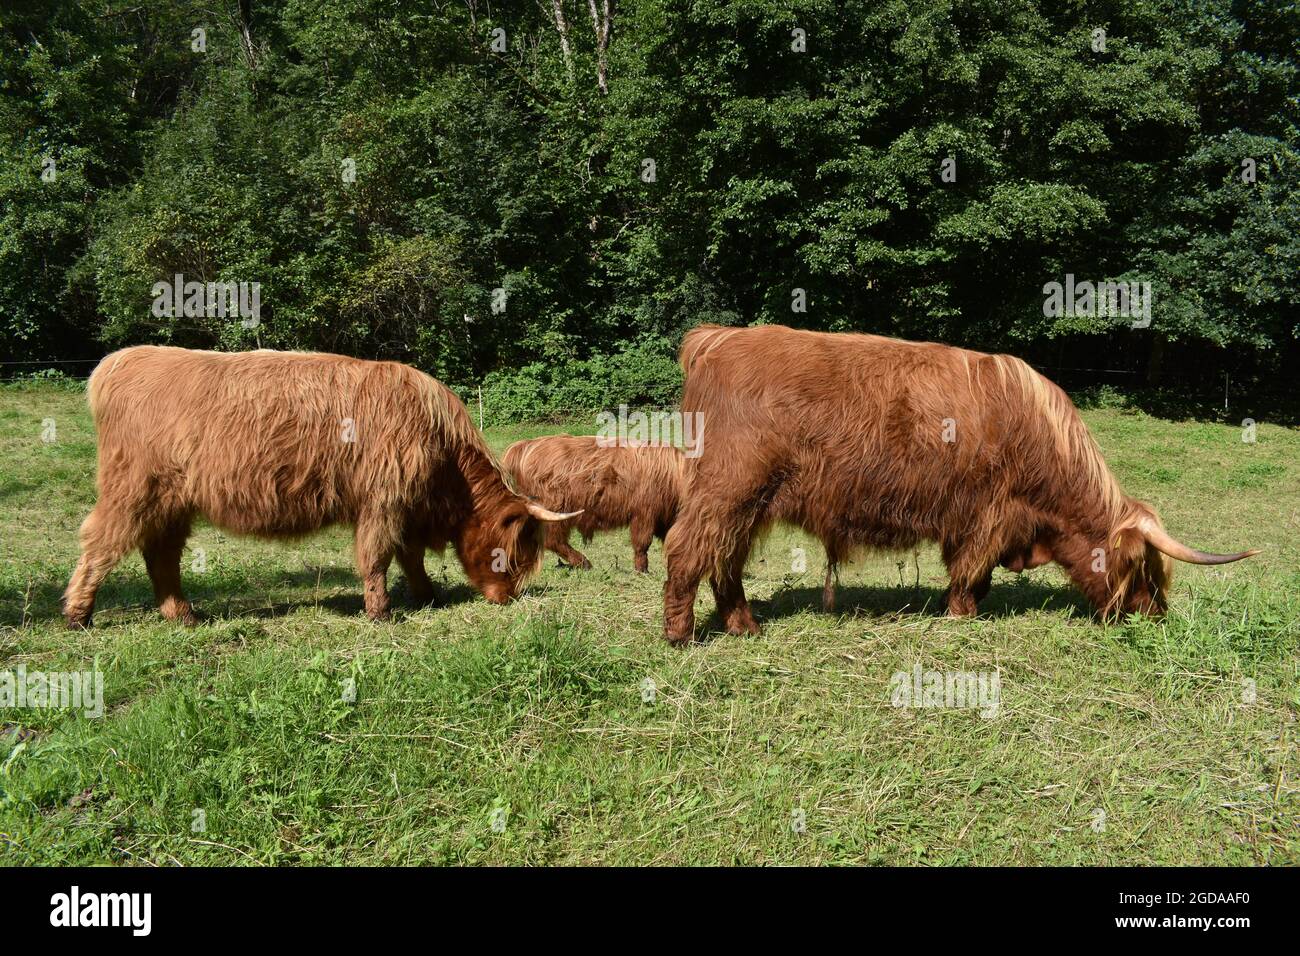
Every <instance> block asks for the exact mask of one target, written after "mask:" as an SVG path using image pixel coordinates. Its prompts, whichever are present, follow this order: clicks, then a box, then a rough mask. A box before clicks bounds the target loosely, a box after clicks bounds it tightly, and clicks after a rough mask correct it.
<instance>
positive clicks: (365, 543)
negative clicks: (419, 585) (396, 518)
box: [354, 516, 398, 621]
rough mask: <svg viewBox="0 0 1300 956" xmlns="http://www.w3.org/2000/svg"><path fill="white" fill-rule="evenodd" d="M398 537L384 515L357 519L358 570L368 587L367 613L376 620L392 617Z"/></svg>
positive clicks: (356, 546) (365, 585)
mask: <svg viewBox="0 0 1300 956" xmlns="http://www.w3.org/2000/svg"><path fill="white" fill-rule="evenodd" d="M397 539H398V535H396V534H394V532H393V529H392V526H391V524H390V523H389V522H388V521H387V520H386V519H385V518H384V517H382V516H365V517H363V518H361V519H360V520H358V521H357V529H356V537H355V540H354V547H355V552H356V561H357V573H358V574H359V575H360V576H361V582H362V584H363V585H364V587H365V598H366V615H367V616H368V617H369V618H370V619H371V620H372V621H384V620H387V619H388V565H389V564H391V563H392V560H393V556H394V554H395V553H396V552H397Z"/></svg>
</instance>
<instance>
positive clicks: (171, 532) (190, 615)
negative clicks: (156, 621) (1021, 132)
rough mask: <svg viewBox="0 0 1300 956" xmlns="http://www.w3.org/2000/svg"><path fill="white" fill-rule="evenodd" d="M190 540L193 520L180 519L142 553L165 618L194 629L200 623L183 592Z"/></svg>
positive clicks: (155, 536)
mask: <svg viewBox="0 0 1300 956" xmlns="http://www.w3.org/2000/svg"><path fill="white" fill-rule="evenodd" d="M189 536H190V521H189V519H188V518H181V519H176V520H174V521H172V522H169V523H167V524H164V525H163V527H162V528H161V530H159V531H156V532H154V533H153V534H150V535H149V536H148V538H147V539H146V540H145V542H144V545H143V546H142V547H141V549H140V550H141V552H142V553H143V554H144V566H145V568H147V569H148V571H149V580H150V581H152V582H153V594H154V598H155V599H156V600H157V602H158V610H159V611H161V612H162V616H163V617H165V618H166V619H167V620H169V621H180V622H181V623H182V624H186V625H193V624H196V623H198V620H197V618H195V616H194V609H193V608H192V607H191V606H190V602H189V601H188V600H186V598H185V593H184V592H183V591H182V590H181V552H183V551H184V550H185V541H186V539H187V538H189Z"/></svg>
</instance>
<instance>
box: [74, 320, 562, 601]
mask: <svg viewBox="0 0 1300 956" xmlns="http://www.w3.org/2000/svg"><path fill="white" fill-rule="evenodd" d="M87 394H88V400H89V404H90V411H91V414H92V416H93V417H94V420H95V427H96V430H97V432H98V439H99V478H98V484H99V499H98V502H97V503H96V504H95V507H94V510H92V511H91V513H90V515H89V516H88V517H87V518H86V520H85V522H84V523H83V524H82V526H81V558H80V560H79V561H78V562H77V568H76V571H75V572H74V573H73V575H72V580H71V581H70V582H69V583H68V589H67V592H66V593H65V595H64V614H65V616H66V618H67V620H68V623H69V625H71V626H80V627H84V626H88V625H89V623H90V619H91V614H92V612H93V610H94V604H95V592H96V591H97V590H98V589H99V586H100V585H101V584H102V583H103V581H104V578H105V576H106V575H107V574H108V573H109V571H110V570H112V568H113V566H114V565H115V564H117V562H118V561H120V560H121V559H122V558H123V557H124V556H125V555H126V554H128V553H129V552H130V551H132V550H134V549H136V548H139V549H140V551H141V552H142V553H143V555H144V561H145V567H146V568H147V570H148V572H149V577H150V579H151V581H152V582H153V588H154V594H155V596H156V597H157V600H158V606H159V609H160V610H161V611H162V614H163V616H164V617H166V618H168V619H170V620H179V621H183V622H185V623H187V624H188V623H193V621H194V613H193V610H192V608H191V606H190V603H189V601H187V600H186V599H185V595H184V594H183V593H182V591H181V580H180V560H181V552H182V550H183V549H184V547H185V541H186V539H187V538H188V537H189V534H190V527H191V523H192V521H193V520H194V518H195V517H196V516H203V517H205V518H206V519H207V520H208V521H210V522H211V523H212V524H214V525H216V526H217V527H219V528H223V529H225V530H227V531H230V532H232V533H235V534H242V535H253V536H257V537H263V538H292V537H297V536H300V535H305V534H308V533H309V532H313V531H316V530H319V529H321V528H324V527H326V526H328V525H333V524H345V525H351V526H353V527H354V528H355V557H356V564H357V570H358V572H359V574H360V576H361V579H362V581H363V582H364V586H365V608H366V613H367V614H368V615H369V616H370V617H371V618H373V619H381V618H385V617H387V615H388V609H389V602H388V589H387V583H386V578H387V572H388V566H389V564H390V562H391V561H392V559H393V558H394V557H395V558H396V559H397V561H398V564H399V565H400V566H401V568H402V570H403V572H404V573H405V575H406V580H407V585H408V587H409V588H410V591H411V596H412V598H414V599H415V600H416V601H417V602H420V603H427V602H428V601H430V600H431V599H432V598H433V583H432V582H431V581H430V580H429V576H428V575H427V574H426V573H425V570H424V552H425V549H426V548H433V549H435V550H439V551H441V550H443V549H445V547H446V545H447V544H448V543H454V546H455V549H456V554H457V556H458V557H459V558H460V562H461V564H462V566H463V567H464V569H465V574H466V575H467V576H468V578H469V580H470V582H471V583H472V584H473V585H474V586H475V587H476V588H478V589H479V590H480V591H481V592H482V593H483V595H484V596H485V597H486V598H487V599H488V600H489V601H493V602H495V603H505V602H506V601H508V600H510V599H511V598H512V597H514V596H515V595H516V594H517V593H518V592H519V589H520V588H521V586H522V584H523V582H524V581H525V579H526V578H527V576H528V575H529V574H530V573H531V572H532V571H533V570H535V569H536V568H537V566H538V565H539V564H540V559H541V553H542V549H541V540H542V526H543V525H544V524H546V523H551V522H560V521H566V520H569V519H571V518H572V517H574V516H573V515H563V514H556V513H554V512H551V511H548V510H547V509H545V508H543V507H541V506H540V505H538V504H536V503H535V502H531V501H529V500H527V499H526V498H524V497H522V496H520V495H518V494H516V493H515V492H514V491H513V490H512V489H511V488H510V486H509V484H508V482H507V480H506V478H505V476H504V474H503V473H502V472H501V470H500V467H499V466H498V464H497V463H496V461H495V460H494V459H493V457H492V455H491V453H490V452H489V451H488V448H487V446H486V445H485V444H484V442H483V438H482V436H481V435H480V434H479V433H478V431H477V430H476V429H475V428H474V425H473V423H472V422H471V421H470V418H469V415H468V414H467V413H466V411H465V408H464V406H463V405H462V404H461V403H460V401H459V399H457V398H456V396H455V395H453V394H452V393H451V391H449V390H448V389H447V388H446V387H445V386H443V385H442V384H440V383H439V382H437V381H435V380H434V379H432V378H430V377H429V376H428V375H425V374H423V373H421V372H418V371H416V370H415V369H413V368H410V367H408V366H405V365H400V364H398V363H396V362H368V361H362V360H359V359H352V358H346V357H343V356H338V355H324V354H313V353H300V352H271V351H265V350H263V351H256V352H242V353H234V354H222V353H219V352H200V351H189V350H187V349H179V348H165V347H157V346H140V347H136V348H129V349H123V350H122V351H120V352H115V353H114V354H112V355H109V356H108V357H107V358H105V359H104V360H103V361H102V362H100V363H99V366H98V367H97V368H96V369H95V372H94V374H93V375H92V376H91V377H90V382H89V385H88V388H87Z"/></svg>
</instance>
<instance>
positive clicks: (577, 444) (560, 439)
mask: <svg viewBox="0 0 1300 956" xmlns="http://www.w3.org/2000/svg"><path fill="white" fill-rule="evenodd" d="M683 461H684V457H683V455H682V451H681V449H679V448H676V447H674V446H672V445H655V444H616V443H612V442H605V441H603V440H602V439H600V438H598V437H596V436H593V435H583V436H573V435H549V436H547V437H544V438H532V439H527V440H525V441H517V442H515V443H514V444H513V445H511V446H510V447H509V448H507V449H506V453H505V455H504V456H502V459H501V464H502V466H503V467H504V468H505V469H506V471H507V472H509V473H510V475H511V476H512V477H513V478H514V481H515V487H516V488H518V489H519V491H521V492H522V493H523V494H526V495H529V496H530V497H532V498H535V499H536V500H538V501H540V502H541V503H542V504H544V505H546V506H547V507H548V508H554V509H556V510H557V511H572V512H577V511H581V512H582V513H581V514H580V515H579V516H578V517H576V518H571V519H569V520H566V521H563V522H556V523H554V524H551V525H548V526H547V528H546V547H548V548H550V549H551V550H552V551H554V552H555V553H556V554H558V555H559V556H560V558H561V560H563V561H564V562H565V563H567V564H568V565H570V566H571V567H575V568H590V567H591V562H590V561H588V560H587V557H586V556H585V555H584V554H583V553H582V552H581V551H578V550H577V549H575V548H573V547H571V546H570V545H569V533H570V531H571V530H572V529H573V528H574V527H576V528H577V529H578V533H579V534H581V535H582V540H583V541H584V542H590V541H591V538H592V535H594V534H595V533H596V532H597V531H611V530H613V529H615V528H624V527H629V526H630V531H631V536H632V555H633V558H632V560H633V563H634V565H635V567H636V570H638V571H641V572H645V571H649V570H650V559H649V551H650V543H651V541H652V539H654V538H658V539H659V540H660V541H662V540H663V539H664V536H665V535H667V533H668V529H669V527H671V525H672V523H673V518H674V517H675V516H676V514H677V507H678V505H679V503H680V502H681V497H682V464H683Z"/></svg>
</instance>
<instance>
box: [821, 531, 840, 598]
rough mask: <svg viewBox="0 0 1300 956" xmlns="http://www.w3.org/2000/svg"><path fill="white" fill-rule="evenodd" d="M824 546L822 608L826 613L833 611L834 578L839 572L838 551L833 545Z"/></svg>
mask: <svg viewBox="0 0 1300 956" xmlns="http://www.w3.org/2000/svg"><path fill="white" fill-rule="evenodd" d="M825 547H826V583H825V584H823V585H822V610H823V611H825V612H826V613H827V614H834V613H835V580H836V577H837V575H838V574H839V568H840V556H839V551H838V550H837V549H836V548H835V547H834V546H833V545H829V544H827V545H825Z"/></svg>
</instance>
